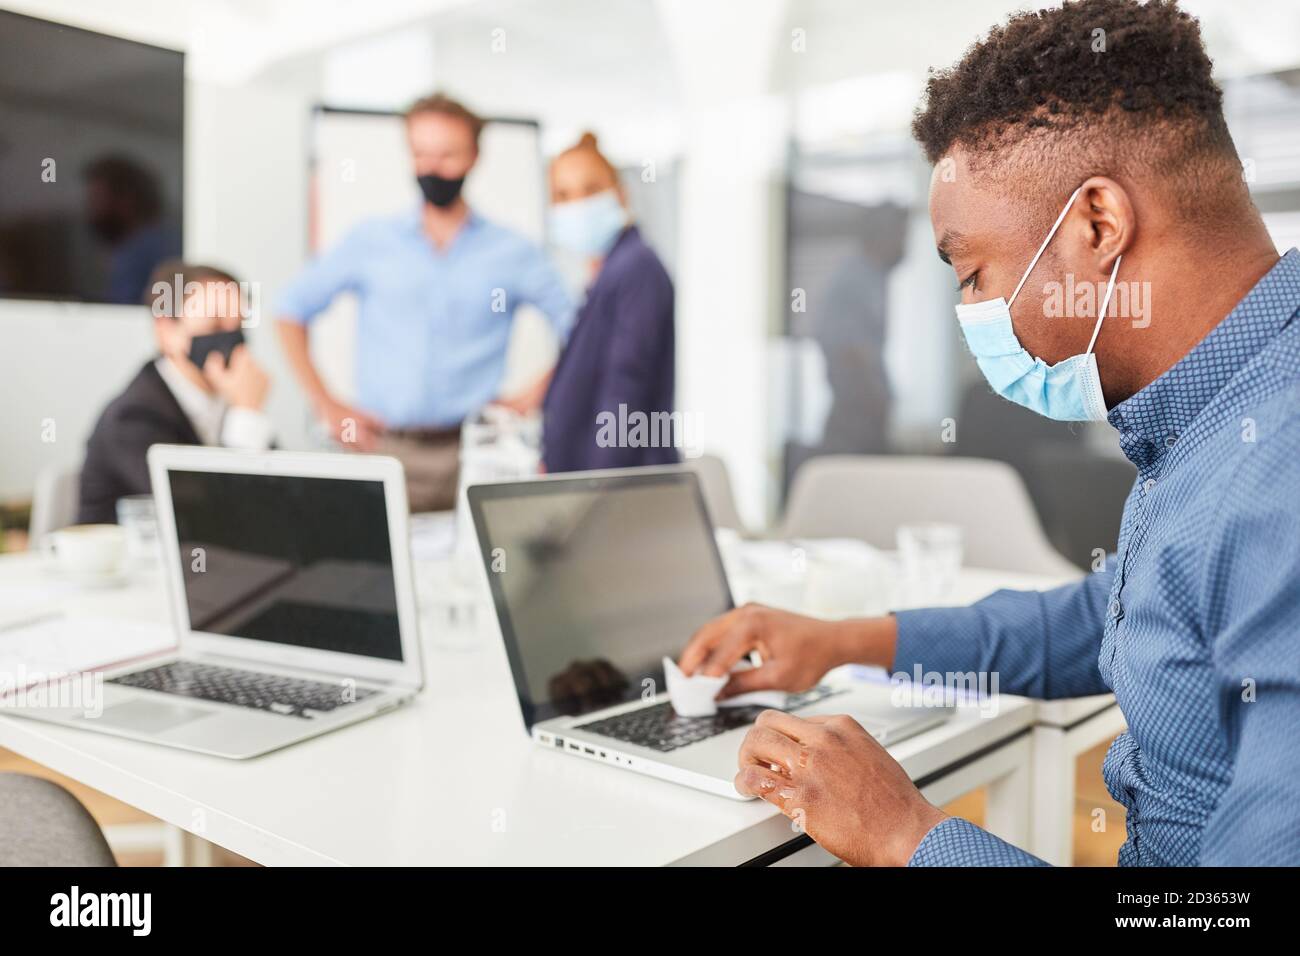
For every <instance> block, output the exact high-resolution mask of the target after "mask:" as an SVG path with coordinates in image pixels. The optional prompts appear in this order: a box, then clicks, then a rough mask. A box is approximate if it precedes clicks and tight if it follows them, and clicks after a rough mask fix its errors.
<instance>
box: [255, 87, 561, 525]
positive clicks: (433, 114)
mask: <svg viewBox="0 0 1300 956" xmlns="http://www.w3.org/2000/svg"><path fill="white" fill-rule="evenodd" d="M482 128H483V121H482V120H481V119H479V118H478V117H477V116H475V115H474V114H473V113H471V112H470V111H469V110H468V109H466V108H465V107H464V106H463V105H461V104H460V103H458V102H456V101H455V100H452V99H450V98H448V97H446V96H443V95H441V94H434V95H432V96H428V97H425V98H424V99H421V100H419V101H417V102H416V103H415V104H414V105H413V106H411V108H410V109H409V110H407V113H406V134H407V143H408V145H409V146H410V150H411V160H412V165H413V168H414V173H415V177H416V182H417V183H418V184H419V188H420V192H421V194H422V197H423V202H422V203H421V204H420V205H419V207H418V208H415V209H412V210H410V211H409V212H407V213H404V214H402V215H399V216H396V217H391V218H384V219H372V220H369V221H366V222H363V223H361V224H360V225H358V226H357V227H356V228H354V229H353V230H352V231H351V232H350V233H348V234H347V235H346V236H345V237H344V238H343V240H342V241H341V242H340V243H339V244H338V245H337V246H335V247H334V248H332V249H330V250H328V251H327V252H326V253H324V254H323V255H322V256H320V257H319V258H317V259H316V260H315V261H314V262H312V263H311V264H310V265H308V266H307V268H306V269H304V270H303V272H302V273H301V274H300V275H299V276H298V278H297V279H295V280H294V281H293V282H292V283H291V284H290V286H289V288H288V289H287V290H286V291H285V292H284V294H283V297H282V299H281V302H280V309H279V315H280V321H279V323H278V326H279V330H280V338H281V342H282V344H283V346H284V349H285V353H286V355H287V357H288V359H289V364H290V367H291V368H292V369H293V371H294V374H295V376H296V377H297V379H298V381H299V383H300V384H301V385H302V387H303V389H304V390H305V391H306V393H307V397H308V399H309V400H310V402H311V404H312V407H313V409H314V411H315V412H316V414H317V416H318V417H319V418H320V419H321V420H322V421H323V422H324V423H325V424H326V425H327V426H328V427H329V429H330V432H331V434H332V435H333V436H334V438H335V440H336V441H339V442H340V443H342V444H343V445H344V447H346V448H350V449H353V450H356V451H364V452H370V451H373V452H378V453H381V454H390V455H394V456H396V457H397V458H399V459H400V460H401V461H402V463H403V465H404V467H405V470H406V482H407V491H408V494H409V496H410V502H411V508H412V510H414V511H432V510H438V509H445V508H450V507H452V506H453V504H454V503H455V495H456V478H457V471H458V451H459V439H460V426H461V423H462V422H463V421H464V420H465V419H466V418H467V417H469V416H470V415H472V414H473V413H474V412H476V411H477V410H478V409H480V408H482V407H483V406H485V405H487V404H490V403H492V402H498V403H500V404H504V405H507V406H509V407H511V408H513V409H514V410H516V411H519V412H529V411H533V410H535V409H536V408H537V407H539V406H540V404H541V401H542V396H543V395H544V393H545V389H546V380H547V379H548V378H549V376H546V377H544V378H543V379H542V380H541V381H539V382H537V383H535V384H534V385H533V386H532V387H531V388H529V389H527V390H526V391H525V392H524V393H523V394H521V395H514V396H506V397H504V398H503V397H502V396H501V395H500V388H501V378H502V375H503V374H504V372H505V362H506V348H507V345H508V343H509V338H510V328H511V325H512V324H513V319H514V315H515V310H516V309H517V308H518V307H519V306H520V305H522V304H525V303H526V304H529V305H533V306H536V307H537V308H539V309H540V310H541V311H542V312H543V313H544V314H545V316H546V317H547V319H548V320H549V321H550V323H551V326H552V327H553V328H554V329H555V332H556V334H557V336H558V337H559V338H560V339H561V340H562V341H563V339H564V338H565V337H566V336H567V334H568V330H569V326H570V325H571V324H572V319H573V305H572V303H571V302H570V300H569V296H568V293H567V292H566V291H565V288H564V285H563V283H562V282H561V280H560V277H559V275H558V274H557V273H556V272H555V270H554V269H553V268H552V267H551V264H550V262H549V261H548V260H547V258H546V256H545V254H544V253H543V252H542V250H541V249H540V248H538V247H537V246H536V245H534V244H533V243H531V242H529V241H528V240H527V239H525V238H523V237H522V236H519V235H516V234H515V233H513V232H511V231H510V230H508V229H505V228H503V227H501V226H498V225H496V224H494V223H492V222H489V221H488V220H486V219H484V218H483V217H481V216H479V215H477V214H476V213H474V212H473V211H472V210H471V209H470V208H469V206H468V205H467V204H466V202H465V200H464V198H463V197H462V195H461V189H462V187H463V185H464V183H465V179H466V177H467V176H468V175H469V174H470V172H471V170H473V168H474V164H475V162H477V160H478V142H479V134H480V132H481V131H482ZM344 292H351V293H354V294H355V295H356V296H357V300H358V313H357V342H356V357H355V362H356V400H355V405H351V404H348V403H345V402H343V401H342V400H340V399H339V398H337V397H336V396H334V395H332V394H331V393H330V391H329V389H327V388H326V387H325V384H324V383H323V382H322V380H321V378H320V375H319V374H318V373H317V371H316V368H315V366H314V364H313V363H312V359H311V354H310V351H309V349H308V327H309V325H310V322H311V320H312V319H313V318H314V317H315V316H316V315H318V314H319V313H320V312H322V311H324V310H325V309H326V308H327V307H328V306H329V304H330V303H331V302H332V301H333V300H334V298H335V297H336V296H337V295H339V294H340V293H344Z"/></svg>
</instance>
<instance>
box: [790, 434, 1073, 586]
mask: <svg viewBox="0 0 1300 956" xmlns="http://www.w3.org/2000/svg"><path fill="white" fill-rule="evenodd" d="M927 522H943V523H946V524H953V525H957V526H958V527H960V528H961V530H962V548H963V555H964V556H963V563H964V564H965V565H967V566H969V567H976V568H992V569H996V570H1002V571H1014V572H1020V573H1036V574H1062V575H1064V574H1080V573H1082V572H1081V570H1080V569H1079V568H1078V567H1076V566H1075V565H1073V564H1071V563H1070V562H1069V561H1067V560H1066V559H1065V558H1064V557H1062V556H1061V554H1060V553H1059V552H1058V551H1057V550H1056V549H1055V548H1053V547H1052V545H1051V542H1049V541H1048V539H1047V536H1046V534H1044V532H1043V529H1042V526H1041V525H1040V524H1039V521H1038V515H1037V513H1036V512H1035V511H1034V505H1033V502H1032V501H1031V500H1030V498H1029V493H1028V492H1027V491H1026V490H1025V486H1024V482H1022V481H1021V480H1020V476H1019V475H1018V474H1016V472H1015V470H1014V469H1013V468H1011V467H1010V466H1009V465H1006V464H1004V463H1002V462H1000V461H990V460H986V459H980V458H952V457H939V456H935V457H921V456H916V457H911V456H902V455H826V456H822V457H818V458H813V459H811V460H810V461H808V462H806V463H805V464H804V465H803V466H802V467H801V468H800V469H799V471H798V472H797V473H796V474H795V477H794V483H793V486H792V487H791V489H790V497H789V500H788V502H787V505H786V510H785V516H784V517H783V519H782V521H781V524H780V527H779V530H778V534H779V535H780V536H781V537H783V538H857V539H859V540H861V541H865V542H867V543H868V544H870V545H872V546H873V547H877V548H885V549H892V548H894V547H895V532H896V531H897V529H898V527H899V526H900V525H905V524H920V523H927Z"/></svg>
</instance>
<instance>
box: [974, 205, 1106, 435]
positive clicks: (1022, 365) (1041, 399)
mask: <svg viewBox="0 0 1300 956" xmlns="http://www.w3.org/2000/svg"><path fill="white" fill-rule="evenodd" d="M1082 188H1083V187H1082V186H1080V187H1079V189H1082ZM1079 189H1076V190H1075V191H1074V193H1073V194H1072V195H1071V196H1070V201H1069V202H1067V203H1066V204H1065V208H1064V209H1062V210H1061V214H1060V215H1059V216H1057V217H1056V223H1055V225H1053V226H1052V231H1051V232H1049V233H1048V234H1047V238H1046V239H1044V240H1043V244H1042V245H1041V246H1039V247H1038V252H1037V253H1035V255H1034V258H1033V259H1032V260H1030V262H1029V268H1028V269H1026V270H1025V274H1024V275H1023V276H1022V277H1021V279H1020V283H1019V285H1017V286H1016V290H1015V291H1014V292H1012V293H1011V302H1008V301H1007V300H1006V299H1003V298H997V299H986V300H985V301H983V302H975V303H972V304H971V305H959V306H957V321H958V322H959V323H961V331H962V334H963V335H965V336H966V344H967V345H968V346H970V350H971V354H972V355H974V356H975V362H976V364H977V365H979V367H980V371H981V372H983V373H984V377H985V378H986V379H988V382H989V384H990V385H991V386H993V391H995V392H997V393H998V394H999V395H1001V396H1002V397H1003V398H1006V399H1010V400H1011V401H1013V402H1015V403H1016V404H1017V405H1023V406H1024V407H1025V408H1028V409H1030V410H1031V411H1035V412H1038V414H1040V415H1045V416H1047V417H1048V418H1055V419H1057V420H1058V421H1066V422H1086V421H1094V422H1098V421H1105V419H1106V400H1105V398H1103V397H1102V392H1101V377H1100V376H1099V375H1098V373H1097V356H1096V355H1095V354H1094V353H1093V351H1092V348H1093V346H1094V345H1096V344H1097V333H1099V332H1100V331H1101V322H1102V319H1104V318H1105V317H1106V309H1107V307H1109V305H1110V294H1111V292H1113V291H1114V289H1115V276H1116V275H1117V274H1118V273H1119V263H1120V260H1121V259H1122V258H1123V257H1122V256H1116V257H1115V267H1114V268H1113V269H1111V271H1110V283H1109V284H1108V285H1107V286H1106V296H1105V298H1104V299H1102V303H1101V309H1100V310H1098V313H1097V324H1096V326H1095V327H1094V328H1093V330H1092V340H1091V341H1090V342H1089V343H1088V350H1087V351H1086V352H1084V353H1083V354H1082V355H1072V356H1071V357H1070V358H1067V359H1063V360H1061V361H1060V362H1057V363H1056V364H1055V365H1048V364H1047V363H1046V362H1044V361H1043V360H1042V359H1040V358H1034V357H1033V356H1032V355H1030V354H1029V353H1028V352H1026V351H1025V349H1024V347H1023V346H1022V345H1021V344H1020V340H1019V339H1017V338H1016V333H1015V330H1014V329H1013V327H1012V325H1011V303H1012V302H1015V301H1016V296H1018V295H1019V294H1020V290H1021V288H1023V287H1024V284H1025V280H1027V279H1028V278H1029V274H1030V273H1031V272H1033V271H1034V266H1036V265H1037V264H1038V260H1039V258H1040V257H1041V256H1042V255H1043V252H1044V250H1046V249H1047V244H1048V243H1049V242H1051V241H1052V237H1053V236H1054V235H1056V230H1057V229H1058V228H1060V225H1061V223H1062V222H1063V221H1064V220H1065V214H1066V213H1067V212H1069V211H1070V206H1072V205H1073V204H1074V200H1075V197H1076V196H1078V195H1079Z"/></svg>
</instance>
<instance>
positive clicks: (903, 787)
mask: <svg viewBox="0 0 1300 956" xmlns="http://www.w3.org/2000/svg"><path fill="white" fill-rule="evenodd" d="M738 762H739V765H740V772H739V773H738V774H736V789H737V790H738V791H739V792H740V793H744V794H749V795H752V796H756V797H761V798H762V799H764V800H766V801H767V802H768V803H771V804H773V805H775V806H776V807H779V808H780V810H781V812H782V813H784V814H785V815H786V816H787V817H789V818H790V819H791V820H793V821H795V822H796V823H798V824H799V826H800V828H801V829H802V830H803V831H804V832H805V833H807V834H808V835H809V836H810V837H812V838H813V839H814V840H816V841H817V842H818V844H820V845H821V846H822V848H823V849H826V850H828V851H829V852H831V853H833V854H835V855H836V856H837V857H839V858H840V859H841V860H843V861H844V862H846V863H849V864H852V865H853V866H904V865H906V864H907V861H908V860H909V859H911V857H912V853H913V852H914V851H915V850H916V847H917V845H918V844H919V843H920V842H921V840H922V838H923V837H924V836H925V835H926V834H927V833H929V832H930V830H931V829H932V828H933V827H934V826H935V824H937V823H939V822H940V821H942V820H943V819H945V815H944V813H943V811H941V810H939V809H938V808H936V807H934V806H931V805H930V803H928V802H927V801H926V799H925V797H923V796H921V791H919V790H917V789H916V787H915V786H913V785H912V781H911V780H910V779H909V778H908V776H907V773H906V772H905V771H904V770H903V768H902V767H900V766H899V765H898V762H897V761H895V760H894V758H893V757H891V756H889V754H888V753H887V752H886V751H885V748H883V747H882V746H880V744H879V743H877V742H876V740H875V738H873V737H872V736H871V735H870V734H868V733H867V732H866V731H865V730H863V729H862V726H861V725H860V724H859V723H858V722H857V721H856V720H854V719H853V718H852V717H848V716H845V715H843V714H840V715H837V716H834V717H830V716H818V717H811V718H808V719H803V718H800V717H796V716H794V715H793V714H787V713H783V712H782V711H779V710H765V711H763V713H762V714H760V715H759V718H758V721H757V722H756V723H755V724H754V726H753V727H752V728H751V729H750V731H749V734H748V735H747V736H746V737H745V741H744V743H743V744H741V747H740V756H739V758H738Z"/></svg>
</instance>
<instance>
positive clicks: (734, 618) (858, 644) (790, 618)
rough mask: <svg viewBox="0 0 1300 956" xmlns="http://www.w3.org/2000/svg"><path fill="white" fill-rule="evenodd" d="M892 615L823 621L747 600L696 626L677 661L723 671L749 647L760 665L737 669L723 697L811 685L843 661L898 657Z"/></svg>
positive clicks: (693, 668)
mask: <svg viewBox="0 0 1300 956" xmlns="http://www.w3.org/2000/svg"><path fill="white" fill-rule="evenodd" d="M894 643H895V628H894V619H893V618H876V619H871V620H856V621H819V620H817V619H816V618H812V617H804V616H803V615H801V614H792V613H791V612H789V611H780V610H777V609H776V608H770V607H764V606H763V605H761V604H746V605H745V606H744V607H739V608H736V609H735V610H733V611H729V612H727V613H726V614H723V615H722V616H721V617H718V618H714V619H713V620H712V621H710V622H709V623H708V624H705V625H704V627H702V628H700V629H699V631H697V632H696V634H695V636H694V637H692V638H691V640H690V643H689V644H687V645H686V649H685V650H684V651H682V656H681V659H680V660H679V661H678V662H677V666H678V667H680V668H681V669H682V672H683V673H684V674H686V675H687V676H690V675H691V674H694V673H696V672H697V671H698V672H700V673H702V674H707V675H709V676H710V677H720V676H721V675H723V674H725V673H727V672H728V671H730V670H731V668H732V667H734V666H735V665H736V663H737V662H738V661H740V660H741V659H742V658H744V657H745V656H746V655H747V654H749V653H750V652H751V651H758V653H759V656H760V657H761V658H762V665H761V666H760V667H756V668H753V669H752V670H745V671H738V672H736V673H735V674H732V675H731V680H730V681H729V682H728V683H727V685H726V686H725V687H723V688H722V692H721V693H720V694H719V695H718V696H719V697H734V696H735V695H737V694H745V693H749V692H750V691H756V690H784V691H788V692H790V693H799V692H801V691H805V690H808V689H809V688H810V687H813V686H815V685H816V684H817V682H818V681H820V680H821V679H822V677H823V676H824V675H825V674H826V672H827V671H829V670H830V669H831V668H833V667H838V666H839V665H841V664H879V665H881V666H888V665H889V664H890V663H892V661H893V658H894Z"/></svg>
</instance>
